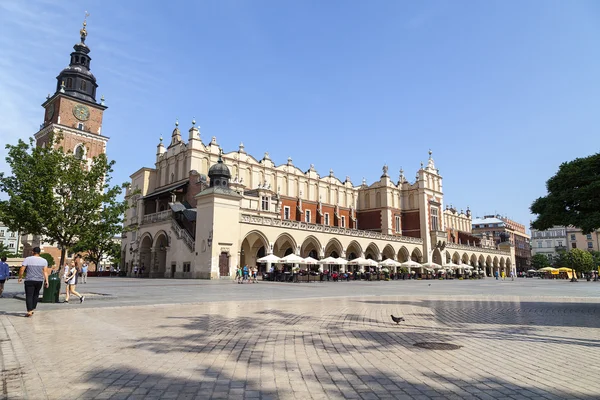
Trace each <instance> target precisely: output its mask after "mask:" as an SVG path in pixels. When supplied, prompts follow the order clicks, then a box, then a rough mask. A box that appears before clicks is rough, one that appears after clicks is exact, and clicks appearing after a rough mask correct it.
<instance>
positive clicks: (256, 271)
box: [252, 265, 258, 283]
mask: <svg viewBox="0 0 600 400" xmlns="http://www.w3.org/2000/svg"><path fill="white" fill-rule="evenodd" d="M257 273H258V269H257V268H256V265H255V266H254V267H252V283H256V282H257V281H256V274H257Z"/></svg>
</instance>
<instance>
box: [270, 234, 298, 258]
mask: <svg viewBox="0 0 600 400" xmlns="http://www.w3.org/2000/svg"><path fill="white" fill-rule="evenodd" d="M295 252H296V241H295V240H294V238H292V237H291V236H290V235H288V234H287V233H283V234H281V235H279V237H278V238H277V239H276V240H275V243H274V244H273V254H275V255H276V256H277V257H285V256H287V255H288V254H293V253H295Z"/></svg>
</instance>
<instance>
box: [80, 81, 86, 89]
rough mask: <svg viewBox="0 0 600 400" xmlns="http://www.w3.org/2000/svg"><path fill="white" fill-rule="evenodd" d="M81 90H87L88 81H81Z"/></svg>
mask: <svg viewBox="0 0 600 400" xmlns="http://www.w3.org/2000/svg"><path fill="white" fill-rule="evenodd" d="M80 88H81V90H87V83H86V81H81V85H80Z"/></svg>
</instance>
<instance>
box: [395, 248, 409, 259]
mask: <svg viewBox="0 0 600 400" xmlns="http://www.w3.org/2000/svg"><path fill="white" fill-rule="evenodd" d="M409 258H410V253H409V252H408V249H407V248H406V247H404V246H402V247H400V250H399V251H398V260H397V261H398V262H401V263H403V262H406V261H408V259H409Z"/></svg>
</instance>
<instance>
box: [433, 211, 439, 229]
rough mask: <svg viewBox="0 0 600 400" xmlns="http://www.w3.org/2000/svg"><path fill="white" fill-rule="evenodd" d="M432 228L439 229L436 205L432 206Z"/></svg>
mask: <svg viewBox="0 0 600 400" xmlns="http://www.w3.org/2000/svg"><path fill="white" fill-rule="evenodd" d="M431 230H432V231H437V230H439V224H438V209H437V208H435V207H431Z"/></svg>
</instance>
